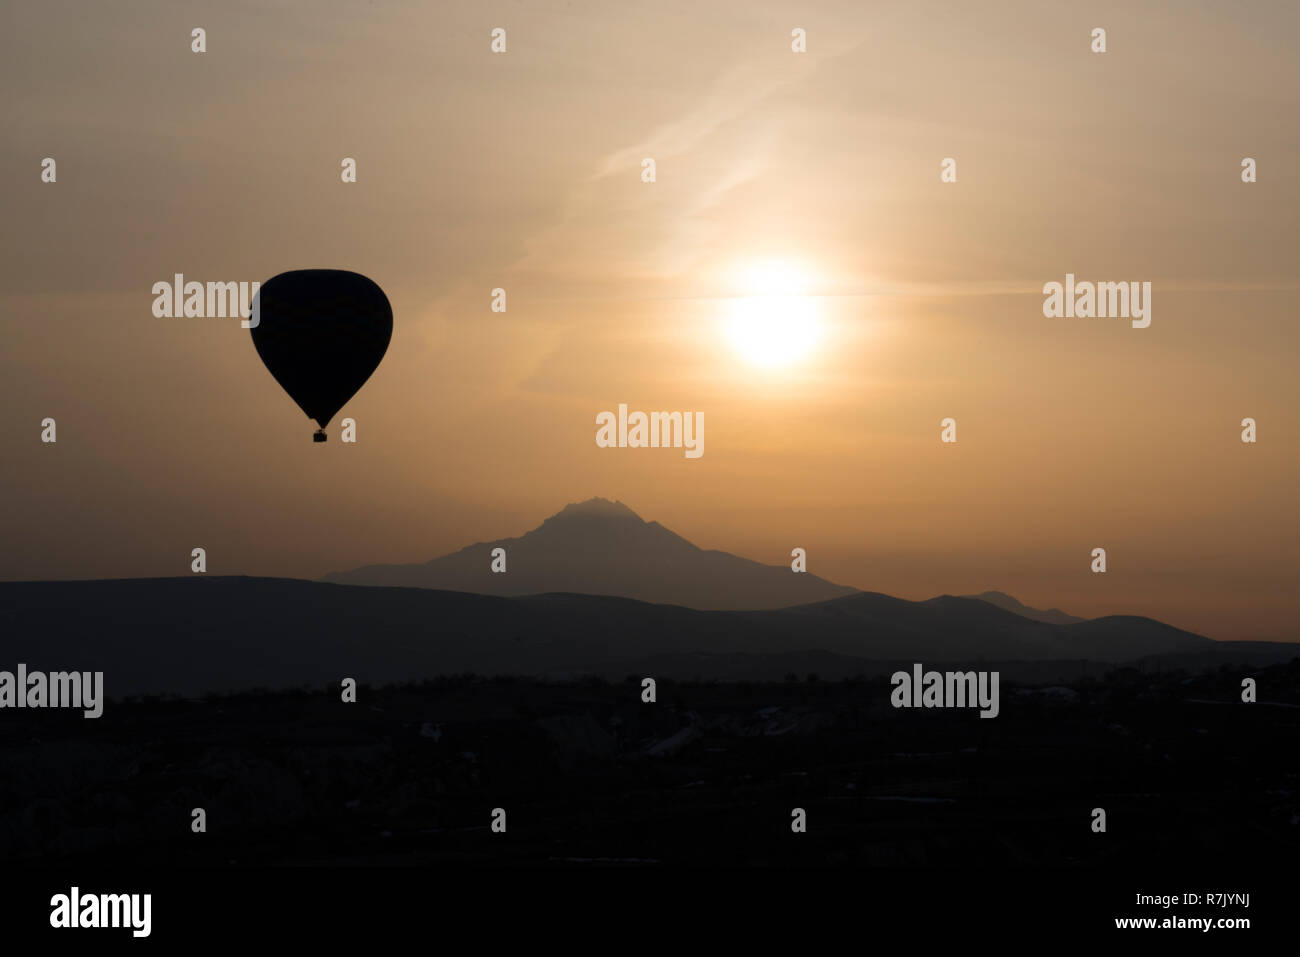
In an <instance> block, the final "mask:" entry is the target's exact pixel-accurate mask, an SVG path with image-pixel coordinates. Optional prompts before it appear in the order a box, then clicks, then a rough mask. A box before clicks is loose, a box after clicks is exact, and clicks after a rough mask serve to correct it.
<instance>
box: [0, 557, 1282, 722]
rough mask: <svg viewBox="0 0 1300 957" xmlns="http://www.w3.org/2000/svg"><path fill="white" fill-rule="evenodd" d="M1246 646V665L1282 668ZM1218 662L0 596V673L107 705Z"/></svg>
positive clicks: (632, 623) (1189, 643)
mask: <svg viewBox="0 0 1300 957" xmlns="http://www.w3.org/2000/svg"><path fill="white" fill-rule="evenodd" d="M1253 644H1254V647H1253V648H1252V653H1253V655H1254V657H1253V658H1252V659H1251V660H1266V659H1267V660H1285V658H1286V657H1287V656H1288V655H1289V654H1292V653H1294V652H1295V649H1294V648H1291V647H1290V646H1276V647H1274V646H1269V647H1267V648H1265V647H1260V643H1253ZM1231 648H1232V646H1231V645H1225V644H1221V643H1218V642H1213V641H1210V640H1209V639H1208V638H1202V637H1200V636H1197V635H1193V634H1189V633H1188V632H1185V631H1180V630H1178V629H1177V628H1172V627H1170V626H1168V625H1164V624H1161V623H1160V622H1157V621H1152V620H1150V619H1147V618H1129V617H1113V618H1099V619H1096V620H1094V621H1087V622H1081V623H1079V624H1074V625H1050V624H1047V623H1044V622H1035V621H1030V620H1028V619H1025V618H1022V617H1020V616H1018V615H1015V614H1012V613H1011V612H1008V611H1005V610H1003V609H1001V608H997V607H995V606H993V605H990V604H988V603H987V602H983V601H978V600H976V599H973V598H953V597H944V598H936V599H931V600H930V601H924V602H910V601H903V600H901V599H898V598H891V597H889V596H888V595H878V594H872V593H857V594H853V595H850V596H848V597H846V598H840V599H835V600H832V601H826V602H819V603H816V604H813V605H807V606H802V607H798V608H790V609H783V610H771V611H739V612H736V611H730V612H723V611H712V612H710V611H696V610H692V609H688V608H681V607H677V606H672V605H652V604H646V603H643V602H638V601H633V600H630V599H626V598H610V597H600V596H591V595H573V594H553V595H539V596H534V597H526V598H499V597H491V596H484V595H472V594H464V593H458V592H443V591H433V590H428V589H417V588H375V587H355V586H347V585H333V584H327V583H322V582H307V581H296V580H292V579H266V578H218V577H200V576H193V577H187V578H163V579H123V580H115V581H73V582H10V583H0V669H3V670H10V671H12V670H13V668H14V667H15V666H16V665H17V663H19V662H22V663H24V664H26V665H27V666H28V667H29V669H32V670H46V671H50V670H66V669H76V670H81V671H85V670H92V671H96V670H98V671H103V672H105V682H106V685H107V689H108V694H109V695H110V697H116V696H120V695H125V694H132V693H140V692H154V693H177V694H197V693H201V692H205V691H226V690H241V689H250V688H255V687H266V688H282V687H291V686H299V685H303V684H310V685H313V686H316V687H319V686H321V685H326V684H327V685H333V686H337V684H338V682H339V681H340V680H341V679H342V678H343V677H354V678H356V679H357V680H358V681H359V682H361V683H373V684H383V683H389V682H395V681H409V680H416V679H421V678H426V677H431V676H434V675H438V674H449V673H460V672H471V671H472V672H477V673H479V674H516V675H546V674H559V673H575V672H594V673H600V674H605V675H609V676H614V677H621V676H624V675H626V674H636V673H642V672H643V670H644V669H645V668H647V667H651V665H652V663H653V662H655V661H658V662H660V663H666V662H669V661H671V662H673V672H674V673H678V674H682V673H685V674H694V675H698V676H702V677H717V678H722V679H728V678H737V677H749V676H751V675H754V674H767V675H771V674H772V673H773V671H774V670H775V669H781V668H784V669H785V670H794V668H792V667H791V665H795V663H796V662H803V663H807V664H811V665H813V666H814V667H815V670H817V671H818V672H819V673H820V674H823V675H827V676H829V675H831V674H855V673H873V672H877V671H878V670H879V667H878V666H877V665H873V664H872V663H873V662H876V663H879V662H887V661H903V662H913V661H919V662H922V663H926V664H930V663H939V662H943V661H949V662H953V661H967V662H972V661H978V660H983V661H989V662H994V661H999V660H1007V661H1022V662H1025V661H1029V662H1032V661H1040V662H1048V661H1061V662H1064V661H1072V660H1078V659H1089V660H1092V661H1095V662H1133V661H1136V660H1138V659H1142V658H1145V657H1149V656H1169V655H1179V656H1182V659H1183V660H1185V661H1189V662H1191V661H1193V659H1194V658H1195V657H1196V656H1198V655H1202V654H1205V653H1207V652H1211V651H1223V650H1226V649H1231ZM1279 656H1280V657H1279ZM795 667H797V665H795ZM785 670H782V671H776V674H777V675H780V674H784V673H785ZM809 670H813V669H812V668H810V669H809ZM645 673H650V672H645ZM660 673H662V672H660Z"/></svg>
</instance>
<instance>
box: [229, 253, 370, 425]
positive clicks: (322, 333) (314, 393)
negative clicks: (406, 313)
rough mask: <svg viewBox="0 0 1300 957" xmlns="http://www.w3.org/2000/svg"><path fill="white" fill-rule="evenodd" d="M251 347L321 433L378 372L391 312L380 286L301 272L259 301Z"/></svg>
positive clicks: (271, 286)
mask: <svg viewBox="0 0 1300 957" xmlns="http://www.w3.org/2000/svg"><path fill="white" fill-rule="evenodd" d="M257 303H258V307H259V310H260V311H259V313H258V323H257V325H256V326H253V327H252V328H251V329H250V331H251V332H252V334H253V345H254V347H256V349H257V354H258V355H259V356H261V357H262V362H263V363H265V365H266V368H267V369H268V370H270V373H271V375H273V376H274V377H275V381H276V382H278V383H280V386H281V387H282V388H283V389H284V391H285V392H287V393H289V396H290V397H291V398H292V399H293V401H295V402H297V403H298V406H299V408H301V409H302V410H303V412H305V413H307V417H308V418H310V419H315V420H316V422H317V423H318V424H319V425H320V427H321V428H322V429H323V428H324V427H325V426H326V425H327V424H329V421H330V419H332V418H334V415H335V414H336V413H337V412H338V410H339V409H341V408H343V404H344V403H345V402H347V401H348V399H350V398H352V396H353V395H355V394H356V391H357V390H358V389H360V388H361V386H362V385H364V384H365V381H366V380H367V379H369V378H370V374H371V373H372V372H374V371H375V369H376V368H377V367H378V366H379V361H380V360H381V359H383V357H384V353H385V352H386V351H387V350H388V341H389V340H390V339H391V338H392V337H393V310H392V307H391V306H389V304H388V297H387V296H385V295H384V291H383V290H382V289H380V288H379V287H378V286H377V285H375V283H374V282H372V281H371V280H369V279H367V278H366V277H365V276H362V275H360V274H358V273H354V272H346V271H344V270H341V269H299V270H294V271H293V272H282V273H280V275H278V276H275V277H274V278H272V279H269V280H267V281H266V282H265V283H263V284H262V287H261V288H260V289H259V290H258V293H257Z"/></svg>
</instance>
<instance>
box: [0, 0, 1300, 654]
mask: <svg viewBox="0 0 1300 957" xmlns="http://www.w3.org/2000/svg"><path fill="white" fill-rule="evenodd" d="M196 26H201V27H204V28H205V29H206V31H207V47H208V49H207V52H206V53H204V54H195V53H192V52H191V51H190V42H191V41H190V31H191V29H192V28H194V27H196ZM497 26H501V27H504V28H505V29H506V30H507V31H508V34H507V35H508V52H507V53H505V54H503V55H493V54H492V53H491V52H490V50H489V43H490V31H491V29H492V28H493V27H497ZM1098 26H1100V27H1104V28H1105V29H1106V30H1107V31H1108V46H1109V51H1108V52H1107V53H1105V54H1094V53H1092V52H1090V49H1089V47H1090V32H1091V30H1092V28H1094V27H1098ZM795 27H802V28H803V29H805V30H806V31H807V43H808V52H807V53H806V54H794V53H792V52H791V50H790V31H791V30H792V29H793V28H795ZM1297 35H1300V6H1298V5H1296V4H1294V3H1277V4H1272V3H1245V4H1227V3H1219V4H1213V5H1212V4H1205V3H1192V2H1179V3H1167V4H1162V3H1132V2H1123V3H1089V4H1083V5H1081V4H1068V3H1060V4H1054V3H1044V2H1023V3H981V4H972V3H964V2H954V3H945V4H940V3H917V2H898V3H884V4H870V5H868V4H862V3H860V2H843V3H827V2H822V3H810V2H799V3H775V2H767V0H758V2H756V0H743V2H741V0H736V2H708V3H701V2H698V0H693V2H688V3H686V2H683V3H676V2H656V3H654V4H641V5H632V4H612V3H600V2H592V3H581V2H570V3H559V2H555V3H547V2H527V3H523V2H519V3H502V2H476V3H472V4H435V3H423V2H419V3H417V2H402V3H399V2H383V0H376V2H372V3H358V2H347V3H344V2H329V3H327V2H305V0H304V2H257V3H251V2H247V3H246V2H232V0H222V2H220V3H217V2H212V3H175V2H135V3H121V4H111V5H110V4H86V3H84V2H77V3H69V2H61V0H42V2H39V3H36V2H19V3H7V4H5V5H4V6H3V8H2V9H0V88H3V89H4V91H5V93H4V96H3V98H0V121H2V123H3V129H4V132H5V135H4V137H3V139H0V175H2V177H3V179H2V183H3V185H2V186H0V190H2V191H3V193H2V195H3V199H2V200H0V209H2V210H3V217H4V222H5V227H6V228H5V229H4V230H3V231H2V232H0V243H3V246H2V247H0V316H2V321H3V348H2V350H0V399H2V400H3V409H4V414H3V417H2V419H0V422H2V424H0V495H2V496H3V502H4V505H3V510H2V511H0V522H2V524H0V540H2V541H3V543H4V544H3V548H2V549H0V578H5V579H30V578H64V577H78V578H79V577H122V576H149V575H179V574H188V572H189V561H190V559H189V554H190V549H191V548H193V547H195V546H198V545H201V546H203V547H205V548H206V549H207V551H208V569H209V573H210V574H252V575H285V576H296V577H316V576H319V575H321V574H323V573H325V572H328V571H331V570H336V569H343V568H350V567H354V566H356V565H360V564H365V563H371V562H411V561H423V560H427V559H429V558H432V557H434V556H436V555H440V554H443V553H445V552H448V551H452V550H454V549H457V548H459V547H461V546H464V545H466V544H470V543H472V542H475V541H482V540H489V539H493V538H497V537H503V536H508V535H516V534H520V533H522V532H524V531H525V530H527V529H529V528H531V527H533V526H535V525H536V524H538V523H539V522H540V521H541V520H542V519H543V518H545V517H546V516H548V515H550V514H551V513H553V512H555V511H557V510H558V509H559V508H560V507H562V506H563V505H564V504H565V503H567V502H570V501H576V500H580V499H585V498H588V497H591V496H593V495H600V496H604V497H607V498H616V499H621V500H622V501H624V502H626V503H627V504H628V505H630V506H631V507H632V508H634V509H635V510H637V511H638V512H639V513H640V514H641V515H642V516H643V517H645V518H647V519H653V520H658V521H660V522H661V523H663V524H664V525H667V526H668V527H669V528H672V529H673V530H674V531H676V532H678V533H679V534H681V535H684V536H685V537H687V538H689V539H690V540H692V541H694V542H695V543H696V544H699V545H701V546H704V547H711V548H721V549H725V550H727V551H731V552H735V553H737V554H741V555H744V556H746V557H750V558H755V559H758V560H761V561H767V562H770V563H774V564H775V563H782V562H788V561H789V557H788V556H789V553H790V549H791V548H792V547H794V546H796V545H797V546H801V547H804V548H806V549H807V550H808V556H809V571H811V572H813V573H815V574H818V575H821V576H823V577H825V578H829V579H831V580H832V581H835V582H839V583H842V584H847V585H853V586H857V587H860V588H865V589H869V590H875V591H884V592H888V593H891V594H896V595H899V596H902V597H906V598H927V597H930V596H933V595H936V594H941V593H966V592H972V591H981V590H984V589H989V588H996V589H1000V590H1003V591H1007V592H1010V593H1012V594H1014V595H1015V596H1016V597H1018V598H1020V599H1021V600H1022V601H1024V602H1026V603H1027V604H1031V605H1039V606H1048V605H1054V606H1058V607H1061V608H1064V609H1065V610H1067V611H1070V612H1072V613H1075V614H1081V615H1100V614H1109V613H1124V614H1144V615H1150V616H1152V617H1156V618H1159V619H1162V620H1165V621H1168V622H1170V623H1172V624H1175V625H1178V626H1181V627H1184V628H1188V629H1191V630H1194V631H1198V632H1201V633H1203V634H1207V635H1209V636H1210V637H1215V638H1270V639H1275V638H1296V637H1300V636H1298V635H1297V630H1296V626H1295V621H1296V619H1297V615H1298V614H1300V589H1296V588H1295V584H1296V581H1297V579H1300V545H1298V544H1297V543H1298V542H1300V507H1297V504H1296V489H1297V486H1298V485H1300V436H1298V435H1297V424H1296V413H1297V400H1298V399H1300V385H1298V384H1297V375H1296V370H1297V364H1298V362H1300V331H1298V330H1297V322H1300V315H1297V307H1296V299H1297V295H1298V294H1300V275H1298V273H1297V254H1298V253H1300V187H1298V186H1297V180H1298V179H1300V127H1298V126H1297V123H1296V117H1297V116H1300V58H1297V57H1296V55H1295V52H1294V43H1295V37H1296V36H1297ZM47 156H49V157H54V158H55V159H56V160H57V164H58V166H57V170H58V180H57V182H56V183H55V184H45V183H42V182H41V180H40V164H41V160H42V158H44V157H47ZM1247 156H1249V157H1253V158H1255V159H1256V160H1257V161H1258V179H1259V181H1258V182H1257V183H1255V184H1250V185H1247V184H1243V183H1242V182H1241V178H1240V164H1241V160H1242V158H1243V157H1247ZM343 157H354V158H355V159H356V160H357V164H358V177H357V178H358V181H357V183H355V184H346V185H345V184H343V183H342V182H340V176H339V172H340V161H341V160H342V158H343ZM644 157H653V158H654V159H655V160H656V163H657V181H656V182H655V183H653V184H646V183H643V182H641V160H642V158H644ZM944 157H953V158H955V159H956V160H957V170H958V180H957V182H956V183H952V184H944V183H941V182H940V179H939V172H940V162H941V160H942V159H943V158H944ZM767 263H776V264H782V266H783V267H788V268H789V269H790V270H792V271H794V272H797V273H798V274H800V275H801V276H802V277H803V287H802V289H801V291H802V292H804V293H806V294H807V298H806V299H802V300H800V301H799V303H800V305H799V309H800V310H801V313H800V314H803V311H804V310H806V311H808V312H809V313H810V314H811V315H813V316H814V317H815V320H816V324H817V326H818V328H819V329H820V336H819V338H818V340H817V342H816V344H815V345H814V347H813V349H812V351H811V353H810V354H809V355H808V356H807V357H805V358H804V359H802V360H800V361H797V362H793V363H791V364H789V365H787V366H783V367H779V368H775V369H773V368H764V367H759V366H755V365H752V364H751V363H749V362H748V361H747V360H746V358H745V357H744V355H743V354H742V353H743V351H744V350H743V348H738V346H737V344H736V343H735V342H733V341H732V340H730V339H729V338H728V335H727V328H728V326H727V322H728V317H729V316H730V315H732V314H733V313H732V310H734V309H736V308H737V306H736V301H737V300H736V297H745V296H752V295H754V294H756V293H757V292H759V291H761V290H759V289H757V288H753V286H754V283H755V280H754V278H753V277H754V276H755V274H756V273H757V274H758V275H759V276H762V275H764V274H765V273H767V272H769V271H770V270H771V268H772V267H769V266H765V265H762V264H767ZM308 267H331V268H342V269H350V270H354V271H357V272H361V273H364V274H366V275H368V276H370V277H371V278H372V279H374V280H375V281H376V282H378V283H379V284H380V285H381V286H382V287H383V288H384V290H385V291H386V292H387V294H388V296H389V299H390V301H391V302H392V305H393V311H394V332H393V339H392V344H391V346H390V349H389V352H388V355H387V357H386V358H385V359H384V361H383V363H382V365H381V366H380V367H379V369H378V371H377V372H376V373H375V375H374V376H373V378H372V379H371V381H370V382H369V383H368V384H367V385H366V386H365V387H364V388H363V389H362V391H361V392H360V393H359V394H358V395H357V396H356V398H354V399H353V400H352V401H351V402H350V403H348V405H347V406H345V407H344V410H343V412H342V413H340V416H339V417H340V418H341V417H343V416H352V417H354V418H355V419H356V420H357V422H358V438H359V441H358V443H357V444H356V445H352V446H348V445H344V444H342V443H340V442H339V441H338V419H337V418H336V420H335V422H334V423H333V424H332V425H331V428H330V432H331V439H330V441H329V442H327V443H326V444H324V445H315V444H313V443H312V442H311V441H310V438H311V432H312V430H313V429H314V425H313V424H311V423H309V422H308V421H307V420H306V419H305V418H304V417H303V416H302V414H301V412H300V411H299V409H298V408H297V407H296V406H295V405H294V403H293V402H292V401H291V400H290V399H289V398H288V397H287V396H286V395H285V394H284V393H283V392H282V391H281V390H280V388H279V386H278V385H277V384H276V383H275V381H274V380H273V379H272V378H271V376H270V375H269V374H268V373H267V371H266V370H265V368H264V367H263V366H262V364H261V362H260V361H259V359H258V357H257V354H256V353H255V351H254V349H253V346H252V343H251V341H250V337H249V333H248V332H247V331H246V330H243V329H241V328H239V323H238V321H237V320H229V319H227V320H221V319H213V320H203V319H158V318H155V317H154V316H153V314H152V311H151V306H152V302H153V296H152V294H151V291H150V290H151V287H152V285H153V283H155V282H158V281H169V280H170V278H171V277H172V275H173V274H174V273H177V272H181V273H184V274H185V275H186V277H187V278H188V279H195V280H199V281H209V280H211V281H239V280H259V281H265V280H266V279H269V278H270V277H271V276H273V275H275V274H276V273H279V272H283V271H285V270H288V269H295V268H308ZM1067 272H1072V273H1075V274H1076V276H1077V277H1078V278H1079V279H1080V280H1085V279H1090V280H1097V281H1134V280H1136V281H1149V282H1151V283H1152V287H1153V292H1152V299H1153V301H1152V307H1153V309H1152V322H1151V325H1150V327H1149V328H1147V329H1140V330H1139V329H1133V328H1131V327H1130V324H1129V323H1128V322H1127V321H1125V320H1120V319H1105V320H1101V319H1063V318H1062V319H1049V318H1044V316H1043V312H1042V305H1043V295H1042V291H1041V290H1042V286H1043V284H1044V283H1045V282H1049V281H1062V280H1063V279H1064V276H1065V274H1066V273H1067ZM495 287H504V288H505V289H506V290H507V296H508V300H507V301H508V311H507V312H506V313H505V314H497V313H493V312H491V311H490V308H489V306H490V300H491V295H490V294H491V290H492V289H493V288H495ZM740 308H742V309H743V308H744V307H743V306H742V307H740ZM741 345H742V346H743V343H742V344H741ZM620 402H625V403H628V404H629V406H630V407H631V408H633V409H645V410H651V409H659V410H673V409H677V410H691V411H702V412H703V413H704V417H705V454H704V455H703V457H701V458H699V459H688V458H686V457H685V456H684V455H683V454H682V453H681V451H680V450H662V449H660V450H649V449H643V450H634V449H600V448H597V447H596V444H595V441H594V436H595V416H596V414H597V413H598V412H600V411H603V410H606V409H611V410H612V409H615V408H616V407H617V405H618V404H619V403H620ZM46 416H51V417H54V418H55V419H56V420H57V422H58V442H57V444H56V445H44V444H42V443H41V442H40V422H41V420H42V419H43V418H44V417H46ZM947 416H952V417H954V418H955V419H956V420H957V423H958V441H957V443H956V444H955V445H944V444H941V443H940V441H939V432H940V429H939V422H940V420H941V419H942V418H944V417H947ZM1247 416H1251V417H1254V418H1255V419H1256V420H1257V422H1258V428H1259V441H1258V443H1257V444H1255V445H1246V444H1243V443H1242V442H1241V441H1240V431H1241V427H1240V422H1241V420H1242V419H1243V418H1244V417H1247ZM1097 546H1101V547H1105V548H1106V549H1107V550H1108V555H1109V562H1108V564H1109V570H1108V572H1107V574H1105V575H1094V574H1092V573H1091V572H1090V571H1089V563H1090V556H1089V553H1090V551H1091V549H1092V548H1094V547H1097Z"/></svg>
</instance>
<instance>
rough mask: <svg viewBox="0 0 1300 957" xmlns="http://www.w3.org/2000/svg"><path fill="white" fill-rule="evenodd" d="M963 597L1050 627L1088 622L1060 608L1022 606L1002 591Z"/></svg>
mask: <svg viewBox="0 0 1300 957" xmlns="http://www.w3.org/2000/svg"><path fill="white" fill-rule="evenodd" d="M963 597H965V598H977V599H979V600H980V601H986V602H988V603H989V604H990V605H997V606H998V607H999V608H1005V609H1006V610H1007V611H1010V612H1014V613H1015V614H1017V615H1019V616H1020V617H1021V618H1028V619H1030V620H1032V621H1045V622H1047V623H1048V624H1050V625H1073V624H1077V623H1078V622H1081V621H1087V620H1088V619H1086V618H1078V617H1076V616H1074V615H1067V614H1066V613H1065V612H1063V611H1061V609H1059V608H1049V609H1047V611H1043V610H1042V609H1040V608H1030V607H1029V606H1028V605H1022V604H1020V602H1018V601H1016V599H1014V598H1012V597H1011V596H1010V595H1008V594H1006V593H1005V592H1000V591H986V592H980V593H979V594H978V595H965V596H963Z"/></svg>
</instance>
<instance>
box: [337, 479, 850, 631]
mask: <svg viewBox="0 0 1300 957" xmlns="http://www.w3.org/2000/svg"><path fill="white" fill-rule="evenodd" d="M495 548H504V549H505V551H506V571H505V572H504V573H496V572H493V571H492V570H491V561H492V559H491V555H492V550H493V549H495ZM323 580H324V581H327V582H334V583H336V584H342V585H383V586H401V587H407V588H439V589H445V590H448V591H461V592H472V593H474V594H478V595H502V596H517V595H539V594H545V593H548V592H572V593H576V594H583V595H617V596H620V597H623V598H634V599H637V600H639V601H645V602H652V603H655V604H667V605H682V606H684V607H687V608H697V609H702V610H726V609H769V608H787V607H790V606H792V605H802V604H807V603H808V602H817V601H824V600H826V599H830V598H838V597H840V596H843V595H850V594H853V593H854V589H852V588H847V587H845V586H843V585H836V584H833V583H831V582H828V581H826V580H825V579H822V578H818V577H817V576H816V575H810V574H808V573H806V572H805V573H800V574H795V573H794V572H792V571H791V570H790V566H789V565H788V564H786V565H764V564H762V563H760V562H755V561H750V560H749V559H747V558H739V557H737V556H735V555H731V554H728V553H727V552H720V551H708V550H705V549H702V548H698V547H696V546H695V545H693V544H691V543H690V542H688V541H687V540H686V539H684V538H682V537H681V536H680V535H677V534H674V533H673V532H671V531H669V530H668V529H666V528H664V527H663V526H662V525H660V524H659V523H658V522H647V521H645V520H644V519H642V518H641V516H639V515H637V513H636V512H634V511H632V509H630V508H628V507H627V506H626V505H624V504H623V503H622V502H611V501H609V500H608V499H603V498H593V499H589V500H587V501H585V502H579V503H576V504H572V505H566V506H565V507H564V508H563V509H562V510H560V511H559V512H558V513H556V514H555V515H552V516H551V517H550V518H548V519H547V520H546V521H544V522H542V524H541V525H539V526H538V527H537V528H535V529H533V530H532V531H531V532H528V533H526V534H525V535H522V536H520V537H518V538H506V539H500V540H498V541H495V542H479V543H478V544H475V545H470V546H469V547H467V548H462V549H461V550H460V551H458V552H453V553H452V554H450V555H444V556H442V557H441V558H435V559H433V560H432V561H430V562H425V563H424V564H418V565H367V566H365V567H362V568H357V569H354V570H352V571H345V572H334V573H332V574H329V575H326V576H325V578H324V579H323Z"/></svg>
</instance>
